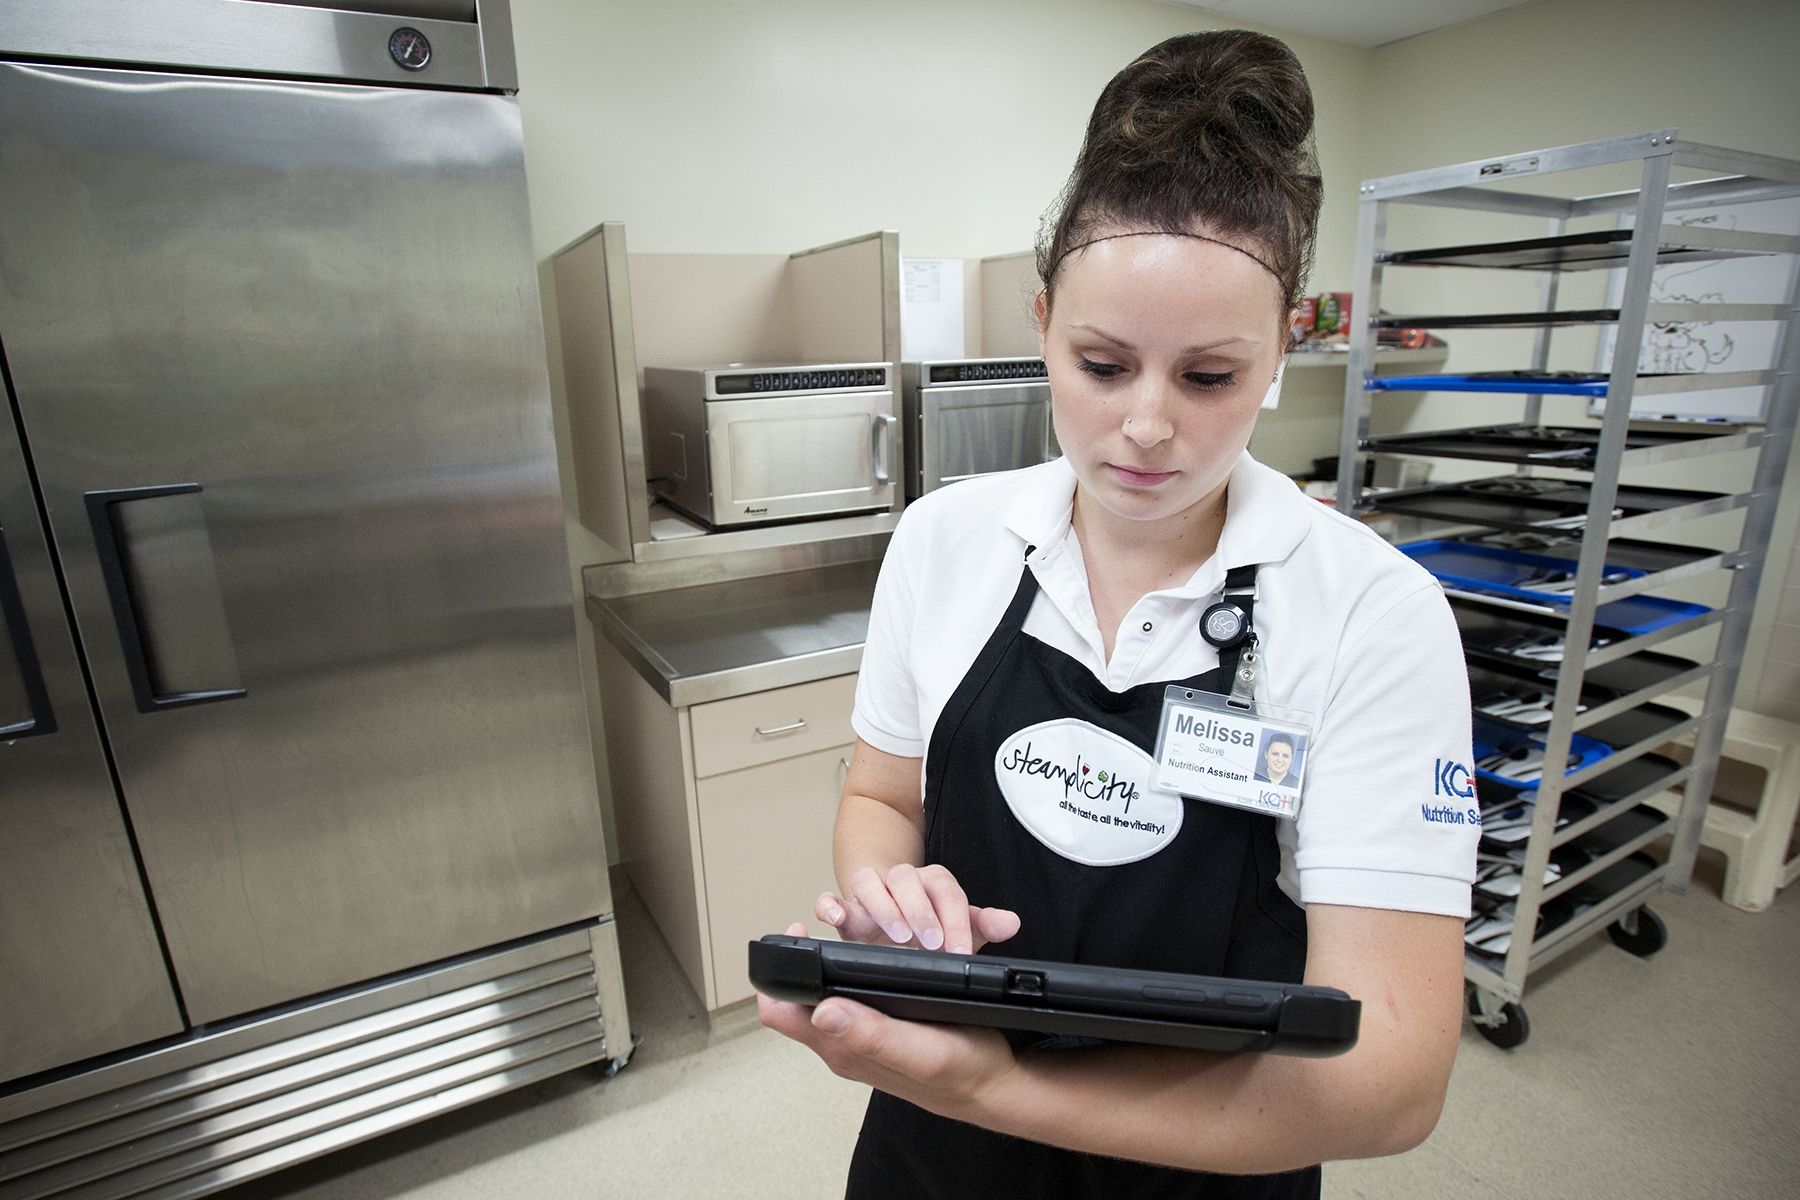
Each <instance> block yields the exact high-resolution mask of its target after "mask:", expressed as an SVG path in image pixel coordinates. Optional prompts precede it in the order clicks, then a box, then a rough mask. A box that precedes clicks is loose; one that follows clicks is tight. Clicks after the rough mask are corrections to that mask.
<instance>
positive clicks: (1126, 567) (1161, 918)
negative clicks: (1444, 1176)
mask: <svg viewBox="0 0 1800 1200" xmlns="http://www.w3.org/2000/svg"><path fill="white" fill-rule="evenodd" d="M1311 128H1312V100H1311V95H1310V93H1309V91H1308V89H1307V86H1306V82H1305V78H1304V75H1303V74H1302V73H1301V70H1300V67H1299V64H1298V63H1297V62H1296V61H1295V59H1294V57H1293V55H1292V54H1291V52H1289V51H1288V49H1287V47H1285V46H1284V45H1282V44H1281V43H1280V42H1277V41H1274V40H1273V39H1270V38H1267V37H1263V36H1261V35H1257V34H1251V33H1245V32H1220V33H1207V34H1194V35H1188V36H1183V37H1178V38H1174V39H1171V40H1170V41H1167V42H1164V43H1163V44H1161V45H1159V46H1157V47H1155V48H1154V49H1152V50H1151V51H1149V52H1148V53H1147V54H1145V55H1144V56H1143V57H1142V58H1140V59H1139V60H1137V61H1136V62H1134V63H1132V64H1131V65H1130V66H1129V67H1127V68H1126V69H1125V70H1123V71H1122V72H1120V73H1119V75H1118V76H1116V77H1115V78H1114V79H1113V80H1112V82H1111V83H1110V84H1109V85H1108V86H1107V88H1106V89H1105V91H1104V92H1103V93H1102V94H1101V97H1100V100H1099V102H1098V104H1097V105H1096V107H1095V109H1094V114H1093V117H1092V119H1091V121H1090V123H1089V126H1088V130H1087V136H1086V140H1085V142H1084V144H1083V146H1082V149H1081V154H1080V157H1079V159H1078V160H1077V163H1076V167H1075V172H1074V175H1073V176H1072V178H1071V180H1070V183H1069V185H1068V187H1067V189H1066V191H1065V193H1064V196H1063V199H1062V203H1061V209H1060V213H1059V214H1058V215H1057V216H1056V218H1055V220H1054V221H1052V222H1047V223H1046V231H1047V236H1046V237H1045V238H1043V239H1042V244H1041V245H1040V248H1039V272H1040V275H1041V278H1042V280H1043V290H1042V292H1041V293H1040V294H1039V296H1038V299H1037V318H1038V322H1039V327H1040V329H1041V332H1042V341H1043V350H1044V357H1045V361H1046V363H1047V366H1048V371H1049V379H1050V385H1051V392H1052V396H1053V398H1054V399H1053V404H1054V414H1055V421H1056V430H1057V436H1058V440H1059V441H1060V443H1061V445H1062V448H1063V452H1064V458H1063V459H1061V460H1058V461H1056V462H1053V463H1047V464H1044V465H1043V466H1040V467H1034V468H1030V469H1027V470H1024V471H1019V472H1013V473H1009V474H1005V475H999V476H990V477H987V478H984V479H978V480H971V481H969V482H966V483H962V484H958V485H956V486H955V487H952V488H947V489H944V490H942V491H939V492H937V493H933V494H932V495H930V496H927V497H926V498H924V499H922V500H920V501H919V502H918V503H917V504H915V505H913V506H912V507H911V508H909V509H908V510H907V512H906V514H905V517H904V519H903V520H902V522H901V524H900V526H899V528H898V530H897V531H896V533H895V535H894V539H893V542H892V545H891V546H890V548H889V551H888V554H887V558H886V561H885V562H884V564H883V567H882V572H881V578H880V582H879V585H878V588H877V592H876V598H875V604H874V609H873V613H872V616H871V622H870V631H869V640H868V644H867V649H866V651H865V656H864V660H863V668H862V676H861V679H860V681H859V687H858V693H857V701H856V710H855V715H854V724H855V728H856V731H857V735H858V744H857V747H856V754H855V757H854V760H853V762H852V764H851V767H850V773H849V776H848V779H847V782H846V784H845V788H844V794H843V798H842V802H841V805H840V809H839V814H838V822H837V830H836V835H835V839H834V852H835V862H836V867H837V874H838V878H839V880H840V882H841V884H842V887H843V892H842V895H841V896H840V895H837V894H829V893H828V894H826V895H824V896H821V897H820V899H819V902H818V908H817V913H818V916H819V917H820V918H821V919H822V920H825V921H827V922H829V923H830V924H832V925H833V926H835V927H836V928H837V929H838V931H839V933H840V934H841V935H842V936H843V937H845V938H849V939H855V940H859V941H886V942H892V943H895V944H902V945H905V944H913V945H918V946H923V947H925V948H927V949H938V948H944V949H948V950H952V951H960V952H974V951H979V950H980V949H981V948H982V947H983V946H984V945H986V944H988V943H993V942H1000V943H1003V944H1004V949H1005V950H1006V952H1007V953H1009V954H1015V955H1018V956H1020V957H1029V958H1043V959H1052V960H1061V961H1074V962H1085V963H1099V964H1108V965H1119V966H1132V967H1141V968H1149V969H1156V970H1175V971H1189V972H1195V973H1200V974H1210V975H1228V976H1237V977H1240V978H1261V979H1275V980H1299V979H1302V978H1304V980H1305V981H1306V982H1308V983H1318V984H1325V985H1329V986H1334V987H1339V988H1342V989H1344V990H1345V991H1348V992H1349V993H1350V994H1351V995H1353V996H1356V997H1358V998H1360V999H1361V1000H1362V1001H1363V1015H1362V1030H1361V1036H1360V1040H1359V1042H1358V1044H1357V1046H1356V1048H1355V1049H1354V1050H1353V1051H1351V1052H1350V1053H1348V1054H1346V1055H1343V1056H1341V1057H1338V1058H1332V1059H1300V1058H1287V1057H1278V1056H1262V1055H1249V1054H1246V1055H1209V1054H1204V1053H1199V1052H1175V1051H1169V1050H1166V1049H1151V1048H1145V1047H1130V1046H1108V1047H1086V1048H1080V1049H1058V1048H1055V1047H1053V1046H1036V1047H1032V1046H1021V1047H1019V1048H1015V1047H1014V1046H1013V1045H1012V1044H1010V1043H1009V1041H1008V1040H1007V1039H1006V1038H1003V1037H1002V1036H1000V1035H999V1034H996V1033H994V1032H992V1031H989V1030H979V1029H969V1028H951V1027H943V1026H933V1025H924V1024H915V1023H909V1022H906V1021H901V1020H896V1019H892V1018H888V1017H886V1016H884V1015H882V1014H880V1013H877V1012H874V1011H872V1010H870V1009H868V1008H866V1007H863V1006H861V1005H857V1004H854V1003H851V1002H849V1001H845V1000H841V999H833V1000H828V1001H826V1002H824V1003H822V1004H820V1005H818V1006H817V1008H816V1009H813V1010H811V1011H808V1010H807V1009H804V1008H800V1007H798V1006H795V1005H791V1004H782V1003H778V1002H774V1001H769V1000H767V999H764V1000H763V1001H762V1002H761V1003H762V1016H763V1021H764V1023H765V1024H768V1025H770V1026H771V1027H773V1028H775V1029H777V1030H779V1031H781V1032H782V1033H784V1034H786V1035H787V1036H789V1037H792V1038H795V1039H796V1040H799V1041H801V1042H804V1043H805V1044H806V1045H808V1046H810V1047H812V1048H813V1049H814V1050H815V1051H816V1052H817V1053H818V1054H819V1055H820V1056H821V1057H822V1058H824V1059H825V1061H826V1062H827V1063H828V1064H829V1065H830V1066H831V1068H832V1069H833V1070H834V1071H836V1072H838V1073H839V1074H841V1075H845V1076H848V1077H850V1078H854V1079H859V1080H862V1081H864V1082H867V1083H869V1084H871V1085H873V1086H874V1087H875V1088H876V1089H877V1090H876V1092H875V1094H874V1096H873V1097H872V1099H871V1102H870V1106H869V1114H868V1117H867V1120H866V1121H865V1124H864V1127H863V1132H862V1134H861V1136H860V1138H859V1140H858V1144H857V1148H856V1154H855V1159H854V1162H853V1165H852V1167H851V1177H850V1194H852V1195H854V1196H884V1195H892V1196H908V1197H912V1196H959V1195H967V1196H1014V1195H1017V1196H1061V1195H1067V1196H1115V1195H1117V1196H1124V1195H1132V1196H1136V1195H1158V1196H1161V1195H1182V1196H1190V1195H1191V1196H1207V1197H1251V1196H1255V1197H1292V1196H1315V1195H1317V1194H1318V1187H1319V1176H1318V1167H1317V1164H1318V1163H1320V1162H1322V1161H1324V1160H1326V1159H1329V1158H1345V1157H1357V1156H1368V1155H1378V1154H1387V1153H1394V1152H1398V1151H1400V1150H1404V1149H1407V1148H1409V1147H1411V1146H1413V1145H1415V1144H1417V1143H1418V1142H1419V1141H1420V1140H1422V1139H1423V1138H1424V1137H1425V1135H1426V1134H1427V1133H1428V1132H1429V1131H1430V1129H1431V1127H1432V1125H1433V1124H1434V1123H1435V1122H1436V1119H1437V1114H1438V1111H1439V1109H1440V1107H1441V1105H1442V1100H1443V1095H1444V1089H1445V1084H1446V1080H1447V1077H1448V1074H1449V1070H1450V1064H1451V1060H1452V1058H1453V1056H1454V1053H1455V1048H1456V1042H1457V1038H1458V1034H1459V1031H1460V1027H1461V1000H1462V988H1463V984H1462V922H1463V919H1464V918H1465V917H1466V916H1467V913H1468V901H1469V883H1470V880H1471V878H1472V876H1473V871H1474V840H1475V836H1476V831H1475V829H1474V827H1473V826H1472V825H1470V824H1468V823H1466V822H1451V821H1448V820H1445V819H1443V815H1444V813H1446V812H1449V811H1451V807H1452V806H1454V807H1457V808H1461V809H1467V808H1468V807H1469V806H1470V804H1471V803H1472V801H1470V800H1469V799H1468V795H1472V792H1471V791H1470V790H1469V789H1468V787H1467V783H1466V780H1467V778H1468V775H1467V772H1466V768H1465V767H1464V766H1462V764H1466V763H1467V761H1468V757H1469V712H1468V690H1467V681H1466V678H1465V677H1464V675H1463V669H1462V660H1461V652H1460V648H1459V644H1458V640H1457V635H1456V630H1455V626H1454V624H1453V622H1452V620H1451V616H1450V613H1449V610H1448V607H1447V605H1446V604H1445V602H1444V600H1443V597H1442V595H1441V593H1440V591H1439V590H1438V588H1437V586H1436V585H1435V584H1434V582H1433V581H1432V580H1431V578H1430V577H1429V576H1428V575H1426V574H1425V573H1424V572H1423V571H1421V570H1419V569H1418V568H1417V567H1416V566H1414V565H1413V564H1411V563H1410V562H1409V561H1407V560H1406V559H1405V558H1404V556H1402V555H1400V554H1399V553H1397V552H1396V551H1394V550H1393V549H1392V548H1390V547H1388V546H1386V545H1385V544H1384V543H1382V542H1381V541H1380V539H1378V538H1377V537H1376V536H1375V535H1373V534H1371V533H1369V532H1368V531H1367V530H1366V529H1365V528H1363V527H1362V526H1360V525H1358V524H1356V523H1355V522H1353V521H1349V520H1347V519H1345V518H1343V517H1341V516H1339V515H1337V514H1335V513H1333V512H1331V511H1330V510H1328V509H1327V508H1325V507H1324V506H1323V505H1319V504H1317V503H1315V502H1314V501H1311V500H1309V499H1307V498H1305V497H1304V496H1302V495H1301V494H1300V493H1299V492H1298V491H1297V490H1296V489H1295V488H1294V487H1293V485H1292V484H1291V483H1290V482H1288V481H1287V480H1286V479H1285V478H1283V477H1282V476H1280V475H1278V474H1277V473H1275V472H1273V471H1271V470H1269V469H1268V468H1265V467H1262V466H1261V465H1259V464H1257V463H1256V462H1255V461H1254V460H1252V459H1251V458H1250V457H1249V455H1248V454H1247V453H1246V452H1245V447H1246V446H1247V445H1248V442H1249V438H1250V433H1251V429H1252V427H1253V425H1254V424H1255V421H1256V416H1257V412H1258V410H1259V408H1260V406H1261V403H1262V401H1263V399H1264V396H1265V394H1266V393H1268V392H1269V391H1270V390H1271V388H1272V386H1273V384H1274V382H1275V381H1276V379H1277V372H1278V370H1279V366H1280V364H1281V362H1282V354H1283V351H1284V349H1285V345H1286V338H1287V330H1288V328H1289V317H1290V313H1291V310H1292V309H1293V307H1294V305H1295V303H1296V301H1297V300H1298V297H1299V293H1300V288H1301V286H1302V284H1303V282H1304V280H1305V276H1306V269H1307V263H1308V259H1309V257H1310V250H1311V243H1312V238H1313V231H1314V227H1315V225H1316V221H1317V214H1318V205H1319V180H1318V177H1317V173H1316V165H1315V163H1314V160H1313V158H1312V153H1311V147H1310V141H1311ZM1222 598H1223V599H1222ZM1225 602H1229V603H1230V604H1231V605H1234V606H1236V608H1237V609H1238V610H1240V612H1241V613H1242V614H1243V615H1244V616H1246V617H1247V618H1248V621H1247V623H1248V625H1249V626H1250V628H1251V630H1252V631H1253V633H1254V637H1255V640H1254V641H1239V642H1233V641H1232V640H1231V638H1230V637H1220V638H1215V640H1214V641H1209V640H1208V637H1211V636H1212V635H1213V632H1214V631H1213V628H1212V626H1211V625H1210V624H1209V625H1208V626H1207V628H1206V629H1205V631H1204V633H1205V634H1206V636H1202V633H1203V630H1202V629H1201V628H1200V621H1201V617H1202V615H1203V614H1206V613H1207V612H1208V610H1209V609H1212V608H1213V607H1214V606H1215V605H1218V604H1220V603H1225ZM1226 624H1227V625H1230V624H1231V622H1230V621H1227V622H1226ZM1226 632H1227V633H1229V632H1230V631H1229V630H1227V631H1226ZM1215 642H1216V643H1217V644H1215ZM1252 648H1253V649H1254V650H1255V655H1254V657H1251V656H1249V655H1248V654H1247V651H1248V650H1249V649H1252ZM1245 666H1249V667H1250V668H1251V670H1250V675H1251V682H1250V688H1251V690H1252V692H1253V696H1254V700H1255V701H1256V703H1257V704H1259V705H1263V706H1267V707H1268V709H1270V710H1280V711H1284V712H1290V713H1298V714H1300V716H1299V725H1301V726H1307V727H1309V728H1307V732H1309V733H1310V737H1309V738H1308V740H1307V741H1306V742H1305V744H1306V746H1307V751H1306V758H1305V764H1304V777H1303V784H1304V787H1303V789H1302V792H1301V798H1300V804H1299V811H1298V814H1297V815H1296V816H1295V817H1294V818H1293V819H1282V818H1278V817H1275V816H1271V815H1268V814H1267V813H1263V812H1256V811H1252V810H1250V809H1248V808H1245V807H1240V806H1234V805H1228V804H1223V803H1215V802H1211V801H1209V800H1204V799H1194V798H1186V797H1171V796H1169V795H1167V794H1163V793H1157V792H1156V791H1154V790H1153V789H1152V788H1151V787H1150V785H1149V776H1150V774H1151V773H1152V771H1153V769H1154V763H1153V760H1152V758H1151V754H1152V753H1153V751H1154V749H1155V746H1156V731H1157V727H1158V723H1159V718H1160V714H1161V712H1162V705H1163V701H1164V692H1165V688H1166V686H1167V685H1168V684H1170V683H1174V682H1180V683H1182V684H1183V685H1184V686H1185V687H1187V688H1190V689H1197V690H1201V691H1205V692H1211V693H1226V692H1229V691H1231V690H1232V686H1233V684H1234V682H1236V681H1237V680H1238V679H1239V678H1240V675H1239V674H1238V672H1237V671H1236V668H1239V667H1245ZM1021 746H1024V747H1027V748H1028V759H1027V760H1022V759H1021V755H1020V753H1018V751H1019V749H1020V747H1021ZM1009 748H1010V752H1009ZM1103 760H1104V761H1103ZM1020 761H1035V762H1050V761H1055V762H1063V763H1070V764H1073V763H1080V764H1084V765H1087V766H1088V767H1089V768H1090V769H1092V768H1093V767H1094V766H1101V767H1102V768H1103V769H1105V770H1107V772H1108V779H1109V781H1111V782H1112V783H1113V784H1114V785H1115V786H1122V787H1125V788H1126V789H1128V791H1129V794H1131V795H1133V796H1137V797H1139V800H1138V804H1139V805H1140V807H1138V808H1134V810H1133V811H1134V814H1139V815H1143V814H1148V813H1149V812H1150V808H1147V807H1142V806H1151V807H1153V806H1154V805H1155V804H1157V803H1161V804H1163V805H1165V807H1164V808H1163V809H1161V810H1157V811H1159V812H1161V813H1162V814H1163V815H1162V816H1160V817H1158V818H1157V819H1153V820H1149V819H1146V820H1137V819H1135V817H1134V820H1133V821H1132V822H1131V823H1130V827H1129V828H1125V827H1124V826H1123V823H1120V824H1113V823H1110V822H1107V823H1105V824H1102V823H1100V822H1098V821H1094V820H1083V818H1082V817H1081V816H1080V815H1072V814H1071V812H1070V810H1069V808H1068V807H1067V806H1059V805H1058V804H1057V803H1056V802H1055V797H1054V793H1053V792H1048V793H1047V792H1046V791H1045V789H1044V787H1043V786H1041V785H1042V784H1043V783H1044V779H1045V776H1044V773H1043V772H1041V771H1040V772H1038V773H1035V774H1031V773H1025V774H1021V773H1020V772H1018V771H1015V770H1009V769H1008V764H1009V763H1011V764H1015V765H1016V764H1017V763H1019V762H1020ZM1453 768H1454V769H1453ZM1074 769H1075V768H1074V767H1070V770H1074ZM1063 778H1065V779H1066V778H1068V776H1066V775H1065V776H1063ZM1121 779H1123V780H1124V781H1125V782H1124V783H1123V784H1119V782H1118V781H1119V780H1121ZM1452 792H1453V793H1454V795H1455V797H1456V799H1449V798H1448V796H1449V794H1450V793H1452ZM1465 793H1467V795H1465ZM1139 826H1142V828H1138V827H1139ZM791 931H798V927H796V928H795V930H791Z"/></svg>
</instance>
